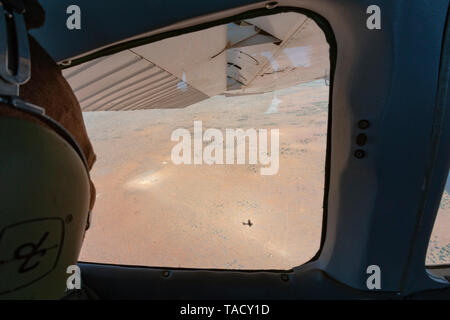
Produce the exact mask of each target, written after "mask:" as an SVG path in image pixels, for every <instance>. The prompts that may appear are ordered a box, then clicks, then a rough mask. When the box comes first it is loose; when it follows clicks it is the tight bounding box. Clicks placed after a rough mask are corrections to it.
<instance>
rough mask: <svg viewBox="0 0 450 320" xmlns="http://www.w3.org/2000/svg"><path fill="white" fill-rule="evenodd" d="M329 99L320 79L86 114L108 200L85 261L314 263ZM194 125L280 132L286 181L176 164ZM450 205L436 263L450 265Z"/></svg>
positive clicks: (97, 177) (100, 206)
mask: <svg viewBox="0 0 450 320" xmlns="http://www.w3.org/2000/svg"><path fill="white" fill-rule="evenodd" d="M328 89H329V87H327V86H325V85H324V81H323V80H318V81H314V82H311V83H307V84H302V85H297V86H294V87H290V88H287V89H282V90H278V91H276V92H271V93H265V94H259V95H247V96H238V97H225V96H222V95H221V96H215V97H212V98H210V99H208V100H205V101H202V102H200V103H197V104H195V105H191V106H189V107H187V108H185V109H173V110H163V109H154V110H141V111H132V112H130V111H123V112H89V113H85V114H84V117H85V121H86V126H87V129H88V132H89V135H90V137H91V139H92V143H93V145H94V148H95V151H96V153H97V157H98V160H97V163H96V165H95V167H94V169H93V172H92V177H93V180H94V182H95V184H96V187H97V193H98V194H97V202H96V205H95V208H94V214H93V218H92V226H91V229H90V230H89V232H88V233H87V234H86V239H85V243H84V246H83V250H82V253H81V257H80V259H81V260H83V261H94V262H104V263H117V264H131V265H147V266H169V267H201V268H231V269H256V268H257V269H261V268H262V269H272V268H275V269H284V268H291V267H294V266H296V265H299V264H301V263H304V262H306V261H307V260H308V259H310V258H311V257H312V256H313V255H314V254H315V253H316V251H317V250H318V249H319V244H320V235H321V224H322V198H323V182H324V159H325V147H326V128H327V109H328ZM277 104H278V105H277ZM194 120H202V121H203V131H204V130H206V129H207V128H217V129H220V130H221V131H222V132H223V133H224V132H225V128H234V129H236V128H242V129H248V128H255V129H262V128H267V129H272V128H277V129H279V130H280V145H279V146H280V167H279V171H278V174H277V175H274V176H261V175H260V172H259V165H213V166H208V165H198V166H194V165H174V164H173V163H172V162H171V158H170V154H171V150H172V147H173V146H174V145H175V144H176V142H173V141H171V140H170V136H171V133H172V131H173V130H175V129H177V128H187V129H189V130H190V131H191V132H192V131H193V122H194ZM445 197H446V198H445V199H446V200H445V201H446V202H443V203H442V205H441V206H442V208H441V212H440V214H439V217H438V220H437V224H438V228H437V232H435V233H434V234H433V236H432V245H431V246H430V252H429V255H428V262H430V263H437V262H450V252H449V249H450V245H449V243H450V238H449V235H448V232H447V231H448V226H450V205H449V196H448V194H446V195H445ZM249 219H250V220H251V222H252V223H253V225H252V226H251V227H249V226H248V225H244V224H243V222H247V221H248V220H249ZM445 226H447V228H446V227H445Z"/></svg>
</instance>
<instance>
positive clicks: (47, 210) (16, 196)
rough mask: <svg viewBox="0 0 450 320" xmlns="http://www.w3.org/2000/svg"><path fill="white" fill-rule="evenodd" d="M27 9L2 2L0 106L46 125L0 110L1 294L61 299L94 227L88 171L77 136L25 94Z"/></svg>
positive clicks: (28, 67)
mask: <svg viewBox="0 0 450 320" xmlns="http://www.w3.org/2000/svg"><path fill="white" fill-rule="evenodd" d="M4 3H5V5H4ZM5 7H6V8H5ZM23 13H24V8H22V9H20V7H19V9H17V7H16V8H14V7H13V8H11V6H10V5H9V4H8V1H6V2H5V0H3V1H0V108H13V109H15V110H20V111H21V112H23V113H25V114H28V115H31V116H33V117H34V118H36V119H38V120H39V121H40V122H42V123H44V124H45V125H46V126H47V127H45V126H43V125H39V124H37V123H34V122H31V121H28V120H24V119H21V118H11V117H4V116H1V115H0V152H1V153H2V154H1V155H0V278H1V281H0V299H3V298H13V299H14V298H19V299H23V298H26V299H30V298H31V299H33V298H38V299H48V298H49V299H55V298H61V297H62V296H63V295H64V291H65V290H66V287H67V284H68V282H66V280H67V278H68V277H69V276H70V274H68V273H67V268H68V266H69V265H73V264H76V263H77V260H78V255H79V252H80V249H81V244H82V242H83V239H84V231H85V230H87V229H88V227H89V224H90V223H89V221H90V212H89V202H90V196H91V195H90V184H89V181H90V180H89V168H88V164H87V161H86V158H85V155H84V153H83V151H82V149H81V148H80V146H79V145H78V143H77V141H76V140H75V139H74V138H73V137H72V135H71V134H70V133H69V132H68V131H67V130H66V129H65V128H64V127H63V126H62V125H61V124H59V123H58V122H57V121H55V120H54V119H52V118H51V117H49V116H47V115H46V114H45V109H44V108H41V107H39V106H36V105H33V104H31V103H28V102H25V101H23V100H22V99H20V98H19V87H20V85H22V84H24V83H26V82H27V81H28V80H29V79H30V76H31V61H30V50H29V42H28V33H27V28H26V25H25V20H24V16H23ZM48 128H50V129H51V130H49V129H48ZM5 151H6V152H5ZM24 198H25V199H24Z"/></svg>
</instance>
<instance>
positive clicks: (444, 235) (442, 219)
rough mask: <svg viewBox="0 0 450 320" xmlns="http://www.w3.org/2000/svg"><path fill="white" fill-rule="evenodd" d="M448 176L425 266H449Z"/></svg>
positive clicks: (449, 202) (449, 217) (449, 197)
mask: <svg viewBox="0 0 450 320" xmlns="http://www.w3.org/2000/svg"><path fill="white" fill-rule="evenodd" d="M449 178H450V175H447V182H446V184H445V189H444V192H443V193H442V199H441V203H440V205H439V211H438V213H437V216H436V221H435V222H434V227H433V232H432V234H431V238H430V243H429V244H428V252H427V259H426V264H427V265H434V264H450V232H449V230H448V226H449V225H450V179H449Z"/></svg>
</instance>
